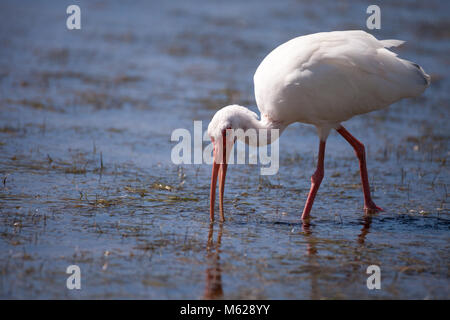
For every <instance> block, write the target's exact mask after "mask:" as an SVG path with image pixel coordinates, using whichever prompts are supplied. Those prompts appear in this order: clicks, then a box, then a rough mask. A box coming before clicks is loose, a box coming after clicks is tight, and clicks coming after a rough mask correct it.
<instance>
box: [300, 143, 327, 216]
mask: <svg viewBox="0 0 450 320" xmlns="http://www.w3.org/2000/svg"><path fill="white" fill-rule="evenodd" d="M324 158H325V141H320V145H319V155H318V159H317V169H316V171H315V172H314V174H313V175H312V176H311V189H310V190H309V194H308V199H307V200H306V204H305V208H304V209H303V214H302V219H303V220H304V219H308V218H309V212H310V211H311V208H312V206H313V203H314V198H315V197H316V193H317V190H319V187H320V183H321V182H322V179H323V171H324V170H323V161H324Z"/></svg>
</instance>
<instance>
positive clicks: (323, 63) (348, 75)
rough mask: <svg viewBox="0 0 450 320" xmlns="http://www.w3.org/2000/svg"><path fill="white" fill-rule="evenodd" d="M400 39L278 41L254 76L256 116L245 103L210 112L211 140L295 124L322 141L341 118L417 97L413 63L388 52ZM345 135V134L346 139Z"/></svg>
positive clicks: (330, 35)
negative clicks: (305, 126)
mask: <svg viewBox="0 0 450 320" xmlns="http://www.w3.org/2000/svg"><path fill="white" fill-rule="evenodd" d="M402 43H403V41H399V40H377V39H376V38H375V37H374V36H372V35H370V34H368V33H366V32H364V31H361V30H354V31H333V32H322V33H315V34H311V35H306V36H302V37H298V38H295V39H292V40H290V41H288V42H286V43H283V44H282V45H280V46H279V47H277V48H276V49H274V50H273V51H272V52H271V53H269V54H268V55H267V56H266V57H265V58H264V60H263V61H262V62H261V64H260V65H259V67H258V69H257V70H256V73H255V75H254V84H255V98H256V103H257V105H258V109H259V110H260V112H261V120H258V119H257V115H256V114H255V113H253V112H251V111H250V110H248V109H246V108H244V107H241V106H236V105H234V106H227V107H224V108H222V109H221V110H219V111H218V112H217V113H216V114H215V115H214V117H213V119H212V121H211V123H210V124H209V126H208V133H209V135H210V136H211V138H212V140H213V141H217V140H220V138H221V136H222V135H223V132H224V129H226V128H231V129H238V128H242V129H244V130H246V129H249V128H255V129H261V128H268V129H270V128H278V129H280V130H281V131H282V130H283V129H284V128H286V126H288V125H289V124H291V123H294V122H302V123H308V124H312V125H315V126H316V127H317V129H318V133H319V137H320V140H321V141H323V142H325V141H326V139H327V137H328V134H329V132H330V130H331V129H336V130H338V129H339V128H341V124H340V123H341V122H343V121H346V120H348V119H350V118H351V117H353V116H355V115H359V114H363V113H367V112H370V111H373V110H378V109H382V108H385V107H387V106H389V105H390V104H392V103H394V102H396V101H398V100H400V99H402V98H407V97H416V96H418V95H420V94H421V93H422V92H423V91H424V90H425V89H426V87H427V86H428V85H429V84H430V77H429V76H428V75H427V74H426V73H425V72H424V70H423V69H422V68H421V67H420V66H418V65H417V64H415V63H413V62H410V61H407V60H404V59H401V58H398V57H397V55H396V54H395V53H393V52H391V51H390V50H388V49H387V48H391V47H397V46H399V45H401V44H402ZM344 130H345V129H344ZM338 132H339V130H338ZM340 133H341V132H340ZM341 134H343V133H341ZM344 137H345V136H344ZM347 137H348V136H347ZM350 137H351V138H353V137H352V136H351V135H350ZM351 138H348V139H347V138H346V139H347V141H349V142H350V143H351V144H352V141H353V140H351ZM355 140H356V139H355ZM356 141H357V140H356ZM358 142H359V141H358ZM227 143H233V142H231V141H230V142H227ZM352 145H353V146H354V147H355V145H357V143H356V142H354V143H353V144H352ZM220 147H221V146H220ZM355 150H356V149H355ZM360 160H361V159H360ZM320 180H321V179H320ZM319 184H320V183H319ZM363 187H364V181H363ZM214 188H215V186H214ZM364 191H365V195H366V192H367V190H364ZM211 192H212V187H211ZM313 198H314V197H313ZM369 198H370V195H369ZM211 200H212V202H213V200H214V199H212V198H211ZM365 200H367V199H365ZM221 207H222V206H221ZM213 209H214V208H213V207H212V210H213ZM221 213H222V212H221ZM304 213H305V212H304ZM222 215H223V214H222Z"/></svg>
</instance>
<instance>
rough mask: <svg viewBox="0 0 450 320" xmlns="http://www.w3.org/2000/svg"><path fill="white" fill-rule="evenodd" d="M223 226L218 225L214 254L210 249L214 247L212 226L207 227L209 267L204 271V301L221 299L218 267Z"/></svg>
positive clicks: (221, 292) (219, 269) (220, 277)
mask: <svg viewBox="0 0 450 320" xmlns="http://www.w3.org/2000/svg"><path fill="white" fill-rule="evenodd" d="M222 232H223V225H222V224H220V229H219V234H218V235H217V242H216V246H215V250H214V251H215V252H212V251H211V249H212V248H213V246H214V239H213V238H214V226H213V224H210V225H209V233H208V244H207V246H206V252H207V258H208V263H209V266H208V268H207V269H206V284H205V293H204V295H203V298H204V299H220V298H222V297H223V289H222V269H221V267H220V256H219V252H220V245H221V241H222Z"/></svg>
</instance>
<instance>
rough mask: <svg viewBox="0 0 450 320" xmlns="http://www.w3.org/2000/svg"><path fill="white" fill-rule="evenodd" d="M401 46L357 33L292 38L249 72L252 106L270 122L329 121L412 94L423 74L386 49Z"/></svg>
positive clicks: (424, 83)
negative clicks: (252, 86)
mask: <svg viewBox="0 0 450 320" xmlns="http://www.w3.org/2000/svg"><path fill="white" fill-rule="evenodd" d="M402 43H403V42H402V41H399V40H381V41H380V40H377V39H376V38H375V37H373V36H372V35H370V34H368V33H366V32H364V31H358V30H355V31H334V32H326V33H318V34H313V35H310V36H305V37H299V38H296V39H293V40H291V41H289V42H287V43H285V44H283V45H281V46H280V47H278V48H277V49H275V50H274V51H273V52H272V53H270V54H269V56H267V57H266V59H265V60H264V61H263V62H262V63H261V65H260V67H259V68H258V70H257V72H256V73H255V93H256V99H257V102H258V106H259V101H261V103H262V110H261V112H264V113H268V114H271V113H272V116H273V117H275V118H277V117H278V118H280V117H284V118H286V117H290V118H291V119H293V118H295V117H297V116H299V119H296V120H298V121H303V122H310V123H320V122H324V123H327V122H328V123H330V122H340V121H344V120H347V119H349V118H351V117H352V116H354V115H357V114H361V113H366V112H369V111H372V110H375V109H379V108H383V107H386V106H388V105H390V104H391V103H393V102H395V101H397V100H399V99H401V98H404V97H410V96H416V95H418V94H420V93H422V92H423V90H424V89H425V88H426V86H427V83H428V80H427V75H426V74H425V73H424V72H423V70H422V69H421V68H420V67H418V66H417V65H414V64H413V63H411V62H409V61H406V60H403V59H400V58H398V57H397V55H396V54H395V53H393V52H391V51H389V50H387V49H386V48H387V47H393V46H398V45H400V44H402ZM258 100H259V101H258ZM274 105H276V107H274ZM263 109H264V110H263ZM274 113H275V114H274ZM277 113H278V114H277Z"/></svg>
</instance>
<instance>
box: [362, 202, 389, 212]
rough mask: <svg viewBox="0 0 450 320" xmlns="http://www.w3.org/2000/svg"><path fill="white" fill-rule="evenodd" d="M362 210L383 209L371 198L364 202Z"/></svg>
mask: <svg viewBox="0 0 450 320" xmlns="http://www.w3.org/2000/svg"><path fill="white" fill-rule="evenodd" d="M364 211H365V212H366V213H369V214H370V213H376V212H380V211H384V210H383V209H382V208H380V207H379V206H377V205H376V204H375V203H374V202H373V201H372V200H370V201H369V202H367V203H365V204H364Z"/></svg>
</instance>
